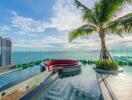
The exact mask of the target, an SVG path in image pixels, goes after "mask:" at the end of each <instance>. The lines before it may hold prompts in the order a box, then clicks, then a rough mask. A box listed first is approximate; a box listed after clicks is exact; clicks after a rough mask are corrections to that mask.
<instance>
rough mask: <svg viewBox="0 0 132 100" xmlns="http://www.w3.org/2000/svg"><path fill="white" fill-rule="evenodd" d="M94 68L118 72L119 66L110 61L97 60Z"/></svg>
mask: <svg viewBox="0 0 132 100" xmlns="http://www.w3.org/2000/svg"><path fill="white" fill-rule="evenodd" d="M95 64H96V68H99V69H103V70H118V68H119V64H118V62H115V61H112V60H103V61H101V60H98V61H96V62H95Z"/></svg>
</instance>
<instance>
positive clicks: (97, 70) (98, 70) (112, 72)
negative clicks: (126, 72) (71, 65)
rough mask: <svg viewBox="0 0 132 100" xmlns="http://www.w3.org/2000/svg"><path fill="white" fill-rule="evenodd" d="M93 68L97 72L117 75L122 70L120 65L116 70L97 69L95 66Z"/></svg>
mask: <svg viewBox="0 0 132 100" xmlns="http://www.w3.org/2000/svg"><path fill="white" fill-rule="evenodd" d="M94 70H95V71H96V72H97V73H99V74H108V75H118V74H119V73H122V72H123V68H121V67H120V68H119V69H118V70H117V71H112V70H103V69H99V68H96V67H94Z"/></svg>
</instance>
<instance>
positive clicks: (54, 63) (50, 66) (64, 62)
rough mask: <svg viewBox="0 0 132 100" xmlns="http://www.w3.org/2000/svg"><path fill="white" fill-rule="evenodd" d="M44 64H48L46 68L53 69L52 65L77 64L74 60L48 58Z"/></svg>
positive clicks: (67, 65)
mask: <svg viewBox="0 0 132 100" xmlns="http://www.w3.org/2000/svg"><path fill="white" fill-rule="evenodd" d="M44 64H45V65H46V66H48V70H53V68H54V67H58V66H61V67H69V66H72V65H76V64H78V61H76V60H48V61H45V62H44Z"/></svg>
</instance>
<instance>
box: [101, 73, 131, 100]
mask: <svg viewBox="0 0 132 100" xmlns="http://www.w3.org/2000/svg"><path fill="white" fill-rule="evenodd" d="M102 78H103V80H104V82H105V84H106V86H107V89H108V90H109V91H110V93H111V94H112V96H113V98H114V100H132V77H131V76H122V75H121V76H120V75H119V76H112V75H111V76H108V75H103V76H102Z"/></svg>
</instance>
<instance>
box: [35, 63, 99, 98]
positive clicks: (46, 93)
mask: <svg viewBox="0 0 132 100" xmlns="http://www.w3.org/2000/svg"><path fill="white" fill-rule="evenodd" d="M101 98H102V96H101V92H100V89H99V86H98V83H97V79H96V75H95V73H94V70H93V69H92V67H91V65H85V66H82V72H81V73H80V74H79V75H76V76H71V77H65V78H62V79H61V78H58V79H57V80H56V81H55V82H53V84H52V85H51V86H49V88H48V89H46V90H45V89H42V90H41V92H39V93H37V94H34V96H33V99H34V100H101Z"/></svg>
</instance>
